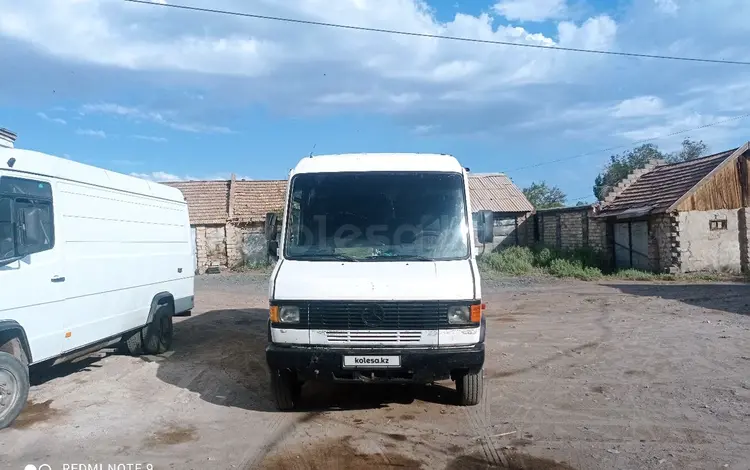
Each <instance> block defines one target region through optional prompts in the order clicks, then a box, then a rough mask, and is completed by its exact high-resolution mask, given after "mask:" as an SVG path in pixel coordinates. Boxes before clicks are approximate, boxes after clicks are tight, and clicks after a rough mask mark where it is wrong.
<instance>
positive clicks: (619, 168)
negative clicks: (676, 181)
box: [593, 138, 708, 201]
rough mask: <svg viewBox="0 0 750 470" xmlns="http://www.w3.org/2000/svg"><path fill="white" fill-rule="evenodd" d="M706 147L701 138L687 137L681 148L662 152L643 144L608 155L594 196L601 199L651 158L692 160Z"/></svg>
mask: <svg viewBox="0 0 750 470" xmlns="http://www.w3.org/2000/svg"><path fill="white" fill-rule="evenodd" d="M707 149H708V147H707V146H706V144H704V143H703V141H702V140H699V141H694V140H690V139H689V138H687V139H685V140H683V141H682V150H679V151H677V152H673V153H668V154H667V153H663V152H662V151H660V150H659V148H658V147H657V146H656V145H654V144H643V145H640V146H638V147H636V148H634V149H631V150H628V151H626V152H623V153H621V154H619V155H612V156H611V157H609V163H608V164H607V166H606V167H605V168H604V171H603V172H602V173H599V175H598V176H597V177H596V179H595V180H594V188H593V190H594V196H596V198H597V199H598V200H599V201H601V200H603V199H604V198H605V197H606V196H607V194H609V192H610V191H611V190H612V188H614V187H615V186H616V185H617V184H618V183H619V182H620V181H622V180H623V179H625V178H626V177H627V176H628V175H629V174H630V173H632V172H633V171H634V170H637V169H638V168H643V167H645V166H646V165H647V164H648V162H649V161H651V160H664V161H666V162H667V163H679V162H686V161H688V160H693V159H694V158H698V157H701V156H703V155H705V153H706V150H707Z"/></svg>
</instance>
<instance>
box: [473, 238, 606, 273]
mask: <svg viewBox="0 0 750 470" xmlns="http://www.w3.org/2000/svg"><path fill="white" fill-rule="evenodd" d="M478 260H479V263H480V266H481V267H482V268H483V270H484V271H485V272H491V273H498V274H504V275H511V276H519V275H533V274H548V275H551V276H555V277H563V278H567V277H572V278H576V279H583V280H594V279H600V278H602V276H603V274H602V271H601V265H602V264H603V258H602V257H601V256H600V255H599V254H598V253H596V252H594V251H593V250H586V249H579V250H571V251H561V250H554V249H551V248H548V247H538V248H534V249H532V248H528V247H520V246H513V247H509V248H505V249H503V250H500V251H495V252H492V253H487V254H484V255H480V256H479V257H478Z"/></svg>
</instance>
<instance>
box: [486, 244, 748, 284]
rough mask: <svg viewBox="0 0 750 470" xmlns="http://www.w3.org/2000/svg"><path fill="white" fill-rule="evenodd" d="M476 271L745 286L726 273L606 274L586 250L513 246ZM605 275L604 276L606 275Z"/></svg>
mask: <svg viewBox="0 0 750 470" xmlns="http://www.w3.org/2000/svg"><path fill="white" fill-rule="evenodd" d="M477 260H478V262H479V267H480V269H482V271H483V272H484V273H485V274H488V275H495V274H499V275H505V276H530V275H548V276H554V277H558V278H564V279H580V280H583V281H596V280H601V279H611V280H626V281H651V282H654V281H660V282H705V281H709V282H711V281H713V282H716V281H740V282H748V281H750V279H749V278H748V277H746V276H737V275H731V274H725V273H690V274H660V273H652V272H648V271H639V270H637V269H623V270H620V271H615V272H609V273H607V272H606V271H607V269H606V268H607V259H606V257H605V256H603V254H602V253H599V252H596V251H594V250H592V249H588V248H579V249H576V250H557V249H554V248H549V247H534V248H528V247H519V246H513V247H509V248H505V249H502V250H499V251H495V252H492V253H486V254H482V255H480V256H478V257H477ZM605 273H606V274H605Z"/></svg>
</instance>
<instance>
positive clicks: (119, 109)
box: [81, 103, 232, 134]
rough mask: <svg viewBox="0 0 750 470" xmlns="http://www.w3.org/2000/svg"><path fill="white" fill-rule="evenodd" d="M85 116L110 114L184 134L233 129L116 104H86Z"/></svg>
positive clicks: (169, 113)
mask: <svg viewBox="0 0 750 470" xmlns="http://www.w3.org/2000/svg"><path fill="white" fill-rule="evenodd" d="M81 113H83V114H109V115H114V116H120V117H125V118H128V119H132V120H133V121H135V122H143V121H146V122H151V123H156V124H160V125H163V126H166V127H169V128H170V129H174V130H176V131H183V132H193V133H206V134H229V133H231V132H232V130H231V129H229V128H227V127H224V126H213V125H207V124H200V123H195V122H184V121H180V120H179V119H177V116H176V114H177V113H176V112H174V111H151V110H145V109H141V108H137V107H130V106H123V105H119V104H115V103H98V104H85V105H83V106H82V107H81Z"/></svg>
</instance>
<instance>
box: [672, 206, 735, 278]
mask: <svg viewBox="0 0 750 470" xmlns="http://www.w3.org/2000/svg"><path fill="white" fill-rule="evenodd" d="M741 211H742V212H744V211H745V209H739V210H738V209H720V210H711V211H687V212H680V213H679V215H678V223H679V255H680V256H679V270H680V271H681V272H697V271H721V272H740V271H741V269H742V262H741V248H740V246H741V238H746V237H747V228H746V227H740V220H741V219H745V216H746V213H743V214H742V217H740V214H739V213H740V212H741ZM712 224H713V225H714V226H715V227H714V229H713V230H712V228H711V225H712ZM725 224H726V225H725ZM745 249H746V248H745Z"/></svg>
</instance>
